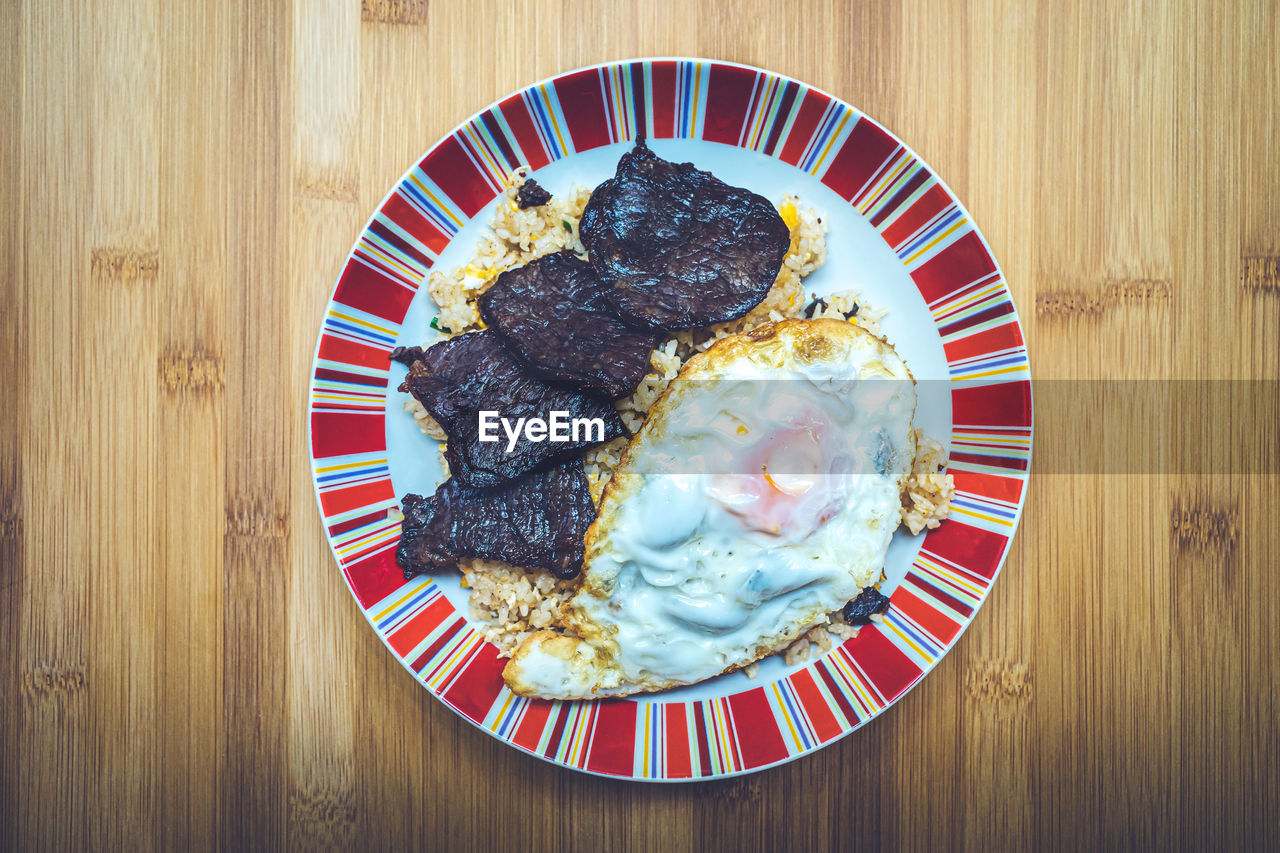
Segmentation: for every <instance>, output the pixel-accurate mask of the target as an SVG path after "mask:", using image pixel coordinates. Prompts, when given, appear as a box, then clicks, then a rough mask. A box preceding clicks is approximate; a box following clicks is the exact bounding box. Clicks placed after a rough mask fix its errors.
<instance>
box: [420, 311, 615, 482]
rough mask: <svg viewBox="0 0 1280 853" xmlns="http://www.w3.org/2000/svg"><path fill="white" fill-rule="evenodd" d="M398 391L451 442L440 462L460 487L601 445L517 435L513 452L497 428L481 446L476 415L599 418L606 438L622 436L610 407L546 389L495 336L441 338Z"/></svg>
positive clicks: (593, 398)
mask: <svg viewBox="0 0 1280 853" xmlns="http://www.w3.org/2000/svg"><path fill="white" fill-rule="evenodd" d="M400 390H402V391H408V392H409V393H410V394H412V395H413V396H414V397H415V398H417V400H418V402H420V403H422V405H423V406H424V407H426V410H427V411H428V412H430V413H431V417H433V418H435V419H436V422H437V423H439V424H440V427H441V428H442V429H443V430H444V431H445V434H446V435H447V436H448V438H449V440H448V443H447V445H446V447H445V454H444V458H445V460H446V461H447V462H448V463H449V470H450V471H451V472H452V474H453V476H454V477H455V478H457V480H458V481H459V483H460V484H462V485H464V486H470V487H477V488H483V487H489V486H497V485H500V484H501V483H505V482H507V481H508V480H513V479H515V478H516V477H519V476H520V475H521V474H523V473H525V472H526V471H532V470H534V469H536V468H541V467H546V466H549V465H552V464H554V463H555V462H557V461H559V460H562V459H564V458H565V457H568V456H572V455H574V454H575V453H577V452H578V451H580V450H582V449H583V448H586V447H591V446H592V445H594V444H599V443H600V442H599V441H592V440H588V439H589V438H593V437H596V436H593V435H589V434H586V433H587V431H585V430H584V431H582V433H580V434H579V440H577V441H573V440H570V441H550V440H543V441H530V440H529V439H528V438H526V437H525V435H524V431H523V430H521V433H520V437H519V439H518V440H517V442H516V445H515V447H514V448H512V450H511V452H510V453H508V452H507V444H508V441H507V436H506V434H505V432H504V430H503V429H502V427H501V426H498V427H497V429H496V431H495V432H496V435H497V436H498V440H497V441H489V442H482V441H480V428H479V414H480V412H481V411H482V410H485V411H496V412H497V413H498V417H500V418H506V419H508V420H509V421H510V422H511V424H512V425H513V426H514V425H515V424H516V423H517V421H518V419H521V418H526V419H527V418H533V417H538V418H542V419H543V420H545V421H548V422H550V419H551V413H552V412H557V411H558V412H565V413H566V416H567V418H568V419H569V420H572V419H575V418H600V419H601V420H602V421H603V422H604V427H605V429H604V438H603V440H604V441H612V440H613V439H615V438H617V437H618V436H620V435H622V434H623V429H622V421H621V419H620V418H619V417H618V412H617V410H616V409H614V407H613V405H612V404H611V403H610V402H609V401H608V400H607V399H605V398H604V397H602V396H600V395H598V394H586V393H582V392H580V391H575V390H572V389H569V388H562V387H557V386H553V385H548V384H547V383H545V382H543V381H542V380H541V379H537V378H536V377H533V376H530V375H529V374H528V373H526V372H525V371H524V370H522V369H521V367H520V365H519V364H517V363H516V361H515V360H514V359H513V358H512V357H511V356H510V355H509V354H508V353H507V351H506V350H505V349H504V348H503V346H502V344H501V343H500V342H499V340H498V335H497V333H496V332H493V331H490V330H486V331H483V332H471V333H468V334H465V335H459V336H458V337H456V338H450V339H449V340H447V341H442V342H440V343H438V344H436V345H435V346H432V347H431V348H430V349H428V350H426V352H424V353H423V354H422V357H421V358H420V359H418V360H417V361H415V362H414V363H413V365H412V366H411V367H410V368H409V375H408V376H407V377H406V378H405V381H404V384H403V385H401V386H400Z"/></svg>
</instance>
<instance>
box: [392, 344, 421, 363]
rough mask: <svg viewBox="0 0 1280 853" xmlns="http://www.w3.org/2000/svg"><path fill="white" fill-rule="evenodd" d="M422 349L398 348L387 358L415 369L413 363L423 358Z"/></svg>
mask: <svg viewBox="0 0 1280 853" xmlns="http://www.w3.org/2000/svg"><path fill="white" fill-rule="evenodd" d="M422 353H423V349H422V347H396V348H395V349H393V350H392V351H391V354H390V355H388V356H387V358H389V359H391V360H392V361H398V362H400V363H401V364H403V365H404V366H405V367H413V363H414V362H415V361H417V360H419V359H420V358H422Z"/></svg>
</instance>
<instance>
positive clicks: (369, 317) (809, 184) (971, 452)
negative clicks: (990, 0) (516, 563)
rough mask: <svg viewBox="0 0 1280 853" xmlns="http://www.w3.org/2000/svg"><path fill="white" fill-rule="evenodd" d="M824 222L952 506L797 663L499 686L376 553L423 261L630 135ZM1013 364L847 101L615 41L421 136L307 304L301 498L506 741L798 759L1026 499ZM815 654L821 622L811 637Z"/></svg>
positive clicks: (491, 662) (901, 176)
mask: <svg viewBox="0 0 1280 853" xmlns="http://www.w3.org/2000/svg"><path fill="white" fill-rule="evenodd" d="M641 135H643V136H645V137H646V138H648V140H649V141H650V147H651V148H652V149H653V151H654V152H655V153H656V154H658V155H659V156H661V157H664V158H666V159H669V160H674V161H681V162H683V161H691V162H693V163H694V164H695V165H697V166H698V167H700V168H702V169H708V170H710V171H712V172H713V173H715V175H716V176H717V177H719V178H721V179H722V180H724V181H726V182H728V183H730V184H734V185H738V186H744V187H747V188H749V189H751V190H753V191H755V192H758V193H760V194H761V195H764V196H765V197H766V198H769V199H770V200H772V201H775V202H779V201H781V199H782V196H783V195H784V194H785V193H788V192H789V193H793V194H795V195H796V196H798V197H799V199H800V201H801V203H802V205H803V206H805V207H812V208H814V209H816V210H817V211H818V212H819V213H821V214H822V216H823V219H824V220H825V221H826V222H827V223H828V226H829V230H828V232H827V248H828V258H827V261H826V263H825V264H824V265H823V266H822V267H821V268H819V269H818V270H817V271H816V272H814V273H813V274H812V275H811V276H810V277H809V278H807V279H806V280H805V290H806V292H815V293H818V294H824V293H829V292H833V291H838V290H846V289H850V288H853V289H857V290H860V291H862V294H863V298H864V299H865V301H866V302H867V303H868V304H870V305H873V306H875V307H878V308H885V309H887V310H888V312H889V313H888V315H887V316H886V317H885V319H884V320H883V321H882V322H881V326H882V329H883V331H884V334H885V337H886V338H887V339H888V340H889V341H890V342H891V343H893V344H894V345H895V346H896V347H897V349H898V351H899V352H900V353H901V354H902V356H903V358H904V359H905V360H906V362H907V365H908V366H909V367H910V368H911V370H912V373H913V374H914V376H915V377H916V379H917V380H918V382H919V407H918V411H917V417H916V425H917V426H919V427H922V428H923V429H924V431H925V434H926V435H928V436H930V437H933V438H936V439H938V440H939V441H941V442H943V444H944V445H946V447H947V450H948V452H949V454H950V465H949V468H948V470H949V471H950V473H952V474H953V475H954V476H955V484H956V495H955V499H954V501H953V503H952V516H951V518H950V519H948V520H946V521H944V522H943V523H942V524H941V526H939V527H937V528H936V529H934V530H930V531H928V533H927V534H924V535H920V536H910V535H909V534H908V533H907V532H906V531H905V530H901V529H900V530H899V531H898V532H897V533H896V534H895V535H894V540H893V544H892V545H891V547H890V550H889V555H888V559H887V561H886V566H885V572H886V575H887V582H886V583H885V584H884V585H883V587H882V589H883V590H884V591H885V592H888V593H889V595H890V599H891V604H890V607H889V610H888V612H887V613H886V614H885V616H884V619H883V621H881V622H879V623H873V624H871V625H869V626H867V627H865V628H862V629H861V630H860V631H859V632H858V634H857V636H856V637H853V638H852V639H849V640H847V641H846V642H844V643H843V644H842V645H836V646H834V647H833V648H832V649H830V650H829V651H827V652H825V653H821V654H819V655H816V656H815V657H811V658H810V659H809V660H807V661H803V662H801V663H800V664H798V665H794V666H785V665H784V664H783V661H782V660H781V658H780V657H778V656H775V657H772V658H769V659H767V660H765V661H763V662H762V664H761V666H760V668H759V672H758V673H757V675H756V677H755V678H754V679H752V678H748V677H747V676H746V675H745V674H743V673H734V674H731V675H724V676H720V677H718V678H714V679H711V680H709V681H705V682H702V683H700V684H697V685H693V686H690V687H684V688H679V689H676V690H669V691H664V692H662V693H657V694H652V695H642V696H638V697H632V698H626V699H609V700H598V701H592V702H587V701H574V702H556V701H546V700H538V699H524V698H521V697H518V696H515V695H514V694H512V693H511V692H510V691H509V690H507V688H506V686H505V685H504V683H503V681H502V677H501V672H502V667H503V665H504V663H505V660H504V659H500V658H499V657H498V649H497V648H496V647H495V646H493V645H492V644H490V643H488V642H486V641H485V640H484V639H483V638H482V636H481V635H480V633H479V632H478V631H477V630H476V628H475V626H473V625H471V624H470V623H469V622H468V618H467V612H468V608H467V590H465V589H463V588H462V587H461V584H460V578H459V576H458V575H457V574H447V575H443V576H441V577H436V578H427V577H422V576H419V577H415V578H414V579H412V580H405V578H404V576H403V574H402V573H401V571H400V569H399V568H398V567H397V566H396V563H395V557H394V552H395V546H396V543H397V541H398V539H399V536H400V524H399V522H398V521H395V520H392V519H391V518H390V517H389V514H388V510H391V509H393V508H396V507H397V506H398V504H399V499H400V498H401V497H403V496H404V495H405V494H406V493H408V492H419V493H426V494H430V493H431V492H432V491H434V489H435V487H436V486H437V484H438V482H439V479H440V470H439V464H438V461H437V454H436V443H435V442H433V441H431V440H430V439H428V438H427V437H426V436H424V435H423V434H422V433H421V432H420V431H419V430H418V428H417V426H416V425H415V424H414V422H413V419H412V417H411V416H410V415H409V414H407V413H405V412H404V411H403V409H402V406H403V403H404V401H405V400H406V399H407V395H405V394H403V393H401V392H399V391H398V390H397V386H398V385H399V384H400V382H401V380H402V378H403V376H404V373H405V371H404V368H402V367H400V366H399V365H397V364H394V363H389V362H388V354H389V353H390V351H391V349H392V348H393V347H395V346H397V345H406V346H407V345H414V344H423V343H424V342H430V341H433V340H435V339H437V338H438V337H439V336H438V335H436V333H435V332H434V331H432V330H431V329H429V328H428V324H429V322H430V319H431V317H432V316H434V314H435V306H434V304H433V303H432V301H431V299H430V297H429V296H428V295H427V293H426V288H425V287H424V286H423V285H424V284H425V283H426V281H427V277H428V276H429V275H430V272H431V270H432V269H433V268H435V267H439V268H440V269H452V268H454V267H457V266H462V265H465V264H466V262H467V260H468V258H469V257H470V256H471V255H472V254H473V252H474V250H475V245H476V241H477V239H478V238H479V236H480V235H481V234H482V233H483V231H484V229H485V227H486V222H487V220H488V218H489V216H490V215H491V212H492V208H493V204H494V202H495V201H496V199H497V197H498V195H499V194H500V193H501V191H502V186H503V181H504V179H505V177H506V175H507V174H508V173H509V172H510V171H511V170H513V169H515V168H516V167H518V166H529V167H531V169H532V170H533V172H532V174H533V177H535V178H536V179H537V180H538V182H539V183H540V184H542V185H543V186H544V187H546V188H547V189H549V190H551V191H552V192H553V193H555V194H557V195H558V194H560V193H563V192H565V191H567V190H568V189H569V188H570V187H571V186H572V185H574V184H581V185H584V186H587V187H593V186H595V185H596V184H598V183H599V182H600V181H602V180H603V179H605V178H607V177H610V176H611V175H612V174H613V171H614V168H615V166H616V164H617V161H618V158H619V157H620V156H621V155H622V153H623V152H624V151H626V150H628V149H629V148H630V147H631V145H632V144H633V140H634V139H635V138H637V137H638V136H641ZM1030 379H1031V375H1030V369H1029V365H1028V362H1027V351H1026V347H1025V344H1024V340H1023V335H1022V329H1021V327H1020V325H1019V323H1018V315H1017V312H1016V310H1015V309H1014V305H1013V301H1012V297H1011V296H1010V294H1009V290H1008V287H1007V286H1006V285H1005V282H1004V278H1003V276H1002V274H1001V272H1000V267H999V265H998V264H997V263H996V261H995V258H994V257H993V256H992V253H991V251H990V249H989V247H988V246H987V243H986V241H985V240H984V239H983V237H982V235H981V233H979V231H978V228H977V226H976V225H975V224H974V222H973V219H972V217H971V216H970V215H969V213H968V211H966V210H965V209H964V207H963V206H962V205H961V204H960V203H959V201H957V200H956V198H955V197H954V196H953V195H952V193H951V191H950V190H949V189H948V188H947V186H946V185H945V184H944V183H943V182H942V180H941V179H940V178H939V177H938V176H937V175H935V174H934V172H933V170H931V169H930V168H929V167H928V166H927V165H926V164H925V163H924V162H923V161H922V160H921V159H920V158H919V157H917V156H916V155H915V153H914V152H913V151H912V150H911V149H910V148H908V147H907V146H906V145H904V144H903V143H902V142H900V141H899V140H898V139H897V138H896V137H894V136H893V134H891V133H889V132H888V131H887V130H885V129H884V128H883V127H881V126H880V125H879V124H877V123H876V122H875V121H873V120H872V119H871V118H869V117H867V116H865V115H863V114H862V113H861V112H859V111H858V110H857V109H855V108H854V107H852V106H850V105H849V104H846V103H844V102H843V101H841V100H840V99H838V98H834V97H832V96H831V95H828V94H826V93H824V92H821V91H819V90H818V89H815V88H813V87H811V86H807V85H805V84H804V83H800V82H798V81H796V80H792V79H790V78H788V77H785V76H783V75H780V74H775V73H773V72H771V71H764V70H761V69H758V68H750V67H747V66H743V65H736V64H733V63H729V62H720V61H713V60H702V59H645V60H631V61H625V62H610V63H605V64H602V65H597V66H592V67H590V68H582V69H579V70H576V71H569V72H566V73H564V74H560V75H558V76H556V77H553V78H550V79H548V80H544V81H542V82H540V83H535V84H534V85H531V86H529V87H527V88H525V89H522V90H521V91H519V92H516V93H514V94H511V95H509V96H507V97H505V98H503V99H502V100H500V101H498V102H497V103H496V104H494V105H492V106H490V107H488V108H486V109H485V110H482V111H481V112H479V113H477V114H476V115H474V116H472V117H471V118H470V119H468V120H467V121H465V122H464V123H463V124H461V125H459V126H458V127H457V129H455V130H454V131H453V132H452V133H450V134H449V135H447V136H446V137H444V138H443V139H441V140H440V141H439V142H437V143H436V144H435V145H434V146H433V147H432V148H431V150H430V151H428V152H427V153H426V154H425V155H424V156H423V157H422V159H421V160H419V161H418V163H417V164H416V165H414V166H413V167H412V168H411V169H409V171H407V172H406V173H405V174H404V176H403V177H402V178H401V179H400V181H399V182H398V183H397V184H396V185H395V187H393V188H392V190H391V192H390V193H389V194H388V195H387V197H386V198H385V199H384V200H383V201H382V203H381V204H380V205H379V206H378V209H377V211H376V212H375V213H374V214H373V217H372V218H371V219H370V220H369V222H368V224H367V225H366V226H365V227H364V230H363V231H362V232H361V234H360V238H359V240H358V241H357V242H356V245H355V247H354V248H353V249H352V250H351V254H350V255H349V256H348V258H347V261H346V264H345V265H344V267H343V270H342V274H341V276H340V277H339V279H338V282H337V285H336V286H335V288H334V291H333V296H332V298H331V300H330V302H329V306H328V309H327V310H326V312H325V317H324V324H323V326H322V328H321V329H320V339H319V342H318V344H317V348H316V357H315V364H314V368H313V371H312V383H311V403H310V410H309V416H310V438H311V441H310V446H311V462H312V470H313V472H314V477H315V486H316V495H317V500H318V502H319V505H320V513H321V515H322V517H323V519H324V525H325V529H326V530H327V535H328V539H329V544H330V545H331V546H332V548H333V553H334V556H335V557H336V558H337V561H338V564H339V566H340V567H341V569H342V574H343V577H344V579H345V580H346V583H347V585H348V586H349V587H350V589H351V593H352V595H354V596H355V599H356V602H357V603H358V604H359V606H360V608H361V610H362V611H363V612H364V614H365V617H366V618H367V619H368V620H369V624H370V625H372V626H373V629H374V630H375V631H376V632H377V634H378V636H379V637H380V638H382V641H383V642H384V643H386V645H387V647H388V648H390V649H391V651H392V653H393V654H394V655H395V656H396V657H397V658H398V659H399V660H400V662H401V663H402V664H403V665H404V666H405V667H406V668H407V669H408V670H409V672H410V673H412V675H413V677H414V678H416V679H417V680H418V681H419V682H420V683H421V684H422V685H423V686H424V687H426V689H428V690H430V691H431V692H432V693H433V694H435V695H436V696H437V697H438V698H439V699H440V700H441V701H443V702H444V703H445V704H446V705H448V706H449V707H450V708H452V709H453V710H454V711H456V712H457V713H458V714H460V715H462V716H463V717H464V718H465V719H467V720H468V721H470V722H471V723H473V724H475V725H476V726H478V727H480V728H481V729H483V730H484V731H486V732H488V733H490V734H491V735H493V736H494V737H496V738H499V739H500V740H503V741H505V742H507V743H509V744H511V745H512V746H514V747H516V748H517V749H521V750H524V751H526V752H529V753H531V754H533V755H536V756H539V757H541V758H544V759H546V760H548V761H551V762H554V763H556V764H560V765H563V766H565V767H568V768H572V769H574V770H581V771H586V772H589V773H598V774H604V775H608V776H615V777H624V778H634V779H645V780H688V779H707V778H715V777H723V776H732V775H736V774H740V773H748V772H752V771H755V770H760V769H763V768H765V767H770V766H773V765H776V764H780V763H783V762H786V761H790V760H792V759H795V758H798V757H800V756H802V755H805V754H806V753H809V752H812V751H813V750H816V749H819V748H820V747H822V746H825V745H826V744H829V743H831V742H832V741H834V740H837V739H839V738H841V737H843V736H844V735H847V734H849V733H850V732H852V731H853V730H854V729H856V728H858V727H859V726H861V725H863V724H864V723H866V722H867V721H868V720H870V719H871V718H873V717H875V716H876V715H878V714H880V713H881V712H882V711H884V710H885V708H887V707H888V706H889V705H891V704H892V703H893V702H895V701H896V700H898V699H899V698H901V697H902V695H903V694H904V693H906V692H907V691H908V690H909V689H911V687H912V685H914V684H915V683H916V682H917V681H919V680H920V679H921V678H922V677H924V675H925V674H926V673H927V672H929V670H930V669H932V668H933V666H934V665H935V664H936V663H937V662H938V660H939V659H940V658H941V657H942V655H943V654H945V653H946V651H947V649H949V648H950V647H951V646H952V644H954V643H955V642H956V639H957V638H958V637H959V636H960V634H961V632H963V631H964V629H965V628H966V627H967V626H968V625H969V623H970V622H971V621H972V619H973V617H974V614H975V613H976V612H977V609H978V607H980V606H981V604H982V602H983V600H984V599H985V598H986V596H987V593H988V592H989V591H990V589H991V584H992V583H993V582H994V580H995V578H996V575H997V574H998V573H999V570H1000V567H1001V565H1002V564H1003V562H1004V558H1005V554H1006V553H1007V551H1008V549H1009V544H1010V541H1011V540H1012V537H1013V534H1014V530H1015V529H1016V527H1017V524H1018V519H1019V517H1020V515H1021V512H1022V505H1023V501H1024V500H1025V499H1026V484H1027V469H1028V465H1029V462H1030V453H1031V432H1032V428H1031V383H1030ZM814 651H815V653H816V651H817V649H816V646H815V647H814Z"/></svg>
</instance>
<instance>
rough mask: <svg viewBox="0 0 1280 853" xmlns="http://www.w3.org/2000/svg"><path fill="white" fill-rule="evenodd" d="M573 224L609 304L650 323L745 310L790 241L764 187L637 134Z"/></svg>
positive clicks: (700, 320)
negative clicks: (673, 155) (736, 180)
mask: <svg viewBox="0 0 1280 853" xmlns="http://www.w3.org/2000/svg"><path fill="white" fill-rule="evenodd" d="M579 229H580V233H581V238H582V243H583V245H584V246H585V247H586V248H587V250H588V253H589V257H590V261H591V265H592V266H593V267H595V269H596V272H598V273H599V275H600V278H601V280H602V281H603V282H604V283H605V285H606V288H607V289H606V291H605V298H606V299H607V300H608V303H609V305H610V306H611V307H612V308H613V310H614V311H615V313H617V315H618V316H619V317H620V318H622V319H623V320H624V321H625V322H627V323H629V324H631V325H634V326H636V327H638V328H644V329H653V330H657V331H673V330H677V329H692V328H696V327H700V326H709V325H712V324H714V323H721V322H725V321H727V320H734V319H737V318H738V317H741V316H743V315H744V314H746V313H747V312H748V311H750V310H751V309H752V308H754V307H755V306H756V305H758V304H760V302H761V301H762V300H763V299H764V297H765V295H766V294H767V293H768V292H769V289H770V288H771V287H772V286H773V284H774V282H775V280H776V279H777V277H778V272H779V270H780V269H781V267H782V261H783V258H784V257H785V256H786V254H787V248H788V246H789V244H790V232H789V230H788V227H787V223H786V222H784V221H783V219H782V217H781V216H780V215H779V214H778V211H777V210H775V209H774V207H773V205H772V204H770V203H769V201H768V200H767V199H765V198H764V197H763V196H760V195H757V194H756V193H753V192H751V191H750V190H746V189H742V188H740V187H734V186H730V185H729V184H726V183H724V182H723V181H721V180H720V179H719V178H717V177H715V176H714V175H712V174H711V173H710V172H704V171H701V170H699V169H697V168H696V167H695V166H694V165H693V164H692V163H672V162H669V161H667V160H664V159H662V158H661V157H659V156H657V155H656V154H654V153H653V152H652V151H650V150H649V148H648V147H647V146H646V145H645V142H644V140H643V139H640V140H638V141H637V142H636V146H635V148H633V149H632V150H631V151H629V152H627V153H626V154H624V155H622V159H621V160H619V162H618V169H617V172H616V174H615V175H614V176H613V177H612V178H610V179H608V180H606V181H605V182H604V183H602V184H600V186H598V187H596V188H595V190H594V191H593V192H592V194H591V200H590V201H589V202H587V205H586V208H585V209H584V210H583V213H582V221H581V223H580V225H579Z"/></svg>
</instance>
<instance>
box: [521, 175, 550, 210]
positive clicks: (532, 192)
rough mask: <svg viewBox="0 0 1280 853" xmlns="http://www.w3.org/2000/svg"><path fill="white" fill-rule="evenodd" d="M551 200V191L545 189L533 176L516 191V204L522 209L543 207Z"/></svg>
mask: <svg viewBox="0 0 1280 853" xmlns="http://www.w3.org/2000/svg"><path fill="white" fill-rule="evenodd" d="M549 201H551V193H549V192H547V191H546V190H545V189H543V188H542V186H541V185H540V184H539V183H538V182H537V181H535V180H534V179H533V178H530V179H529V180H527V181H525V182H524V184H522V185H521V187H520V189H519V190H517V191H516V206H517V207H519V208H520V209H521V210H528V209H529V208H531V207H542V205H544V204H546V203H547V202H549Z"/></svg>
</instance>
